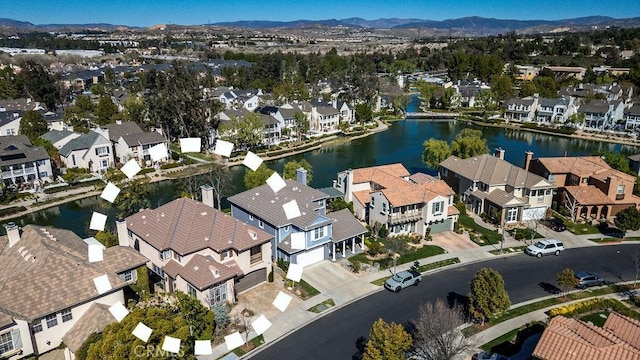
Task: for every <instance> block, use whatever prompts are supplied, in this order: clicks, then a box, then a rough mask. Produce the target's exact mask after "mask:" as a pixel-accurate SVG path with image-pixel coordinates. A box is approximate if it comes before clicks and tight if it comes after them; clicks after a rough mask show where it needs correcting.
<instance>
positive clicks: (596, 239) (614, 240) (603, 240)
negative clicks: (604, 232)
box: [589, 237, 626, 244]
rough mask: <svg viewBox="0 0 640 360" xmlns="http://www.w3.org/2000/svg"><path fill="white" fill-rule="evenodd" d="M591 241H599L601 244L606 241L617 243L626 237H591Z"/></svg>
mask: <svg viewBox="0 0 640 360" xmlns="http://www.w3.org/2000/svg"><path fill="white" fill-rule="evenodd" d="M589 240H590V241H593V242H594V243H599V244H606V243H615V242H621V241H624V240H626V239H618V238H612V237H603V238H595V239H589Z"/></svg>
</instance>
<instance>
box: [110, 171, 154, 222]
mask: <svg viewBox="0 0 640 360" xmlns="http://www.w3.org/2000/svg"><path fill="white" fill-rule="evenodd" d="M150 195H151V189H150V188H149V184H148V182H147V181H143V180H134V181H132V182H130V183H129V184H128V185H127V186H126V187H124V188H123V189H122V190H121V191H120V194H119V195H118V197H117V198H116V200H115V202H114V205H115V206H116V207H117V208H118V217H120V218H126V217H127V216H129V215H131V214H135V213H137V212H138V211H140V209H145V208H148V207H150V206H151V202H150V201H149V196H150Z"/></svg>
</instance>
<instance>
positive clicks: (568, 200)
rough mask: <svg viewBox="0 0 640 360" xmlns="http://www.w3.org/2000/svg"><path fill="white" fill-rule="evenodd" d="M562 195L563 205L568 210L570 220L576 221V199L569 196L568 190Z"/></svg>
mask: <svg viewBox="0 0 640 360" xmlns="http://www.w3.org/2000/svg"><path fill="white" fill-rule="evenodd" d="M563 196H564V207H565V208H566V209H567V210H568V211H569V215H570V216H571V221H573V222H576V217H577V215H578V214H577V212H578V205H580V204H578V200H576V199H575V198H574V197H572V196H570V195H569V193H568V192H566V191H565V192H564V193H563Z"/></svg>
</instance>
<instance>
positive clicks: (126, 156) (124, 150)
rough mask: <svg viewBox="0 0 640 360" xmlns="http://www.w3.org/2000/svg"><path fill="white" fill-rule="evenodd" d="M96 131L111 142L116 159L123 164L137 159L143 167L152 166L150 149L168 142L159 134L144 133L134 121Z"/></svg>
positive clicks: (154, 132) (117, 123)
mask: <svg viewBox="0 0 640 360" xmlns="http://www.w3.org/2000/svg"><path fill="white" fill-rule="evenodd" d="M94 131H95V132H98V133H100V134H102V135H103V136H104V137H106V138H108V139H109V140H111V143H112V144H113V149H114V159H115V161H116V162H119V163H123V164H124V163H126V162H127V161H129V160H131V159H136V160H137V161H138V164H140V165H141V166H147V165H150V163H151V155H150V154H149V149H150V148H152V147H154V146H156V145H159V144H163V143H166V142H167V140H166V139H165V138H164V137H163V136H162V134H160V133H159V132H157V131H143V130H142V129H141V128H140V126H138V124H136V123H135V122H133V121H125V122H116V123H114V124H108V125H104V126H102V127H101V128H97V129H95V130H94Z"/></svg>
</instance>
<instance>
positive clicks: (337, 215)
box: [327, 209, 367, 242]
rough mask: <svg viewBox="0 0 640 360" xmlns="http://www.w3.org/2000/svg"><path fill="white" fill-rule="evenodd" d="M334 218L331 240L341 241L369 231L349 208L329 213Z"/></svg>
mask: <svg viewBox="0 0 640 360" xmlns="http://www.w3.org/2000/svg"><path fill="white" fill-rule="evenodd" d="M327 216H329V217H330V218H331V219H333V227H332V230H331V240H332V241H333V242H339V241H342V240H346V239H351V238H352V237H355V236H358V235H362V234H364V233H366V232H367V228H366V227H364V225H362V223H360V221H358V219H356V218H355V217H354V216H353V214H352V213H351V211H349V209H342V210H339V211H336V212H332V213H329V214H327Z"/></svg>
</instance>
